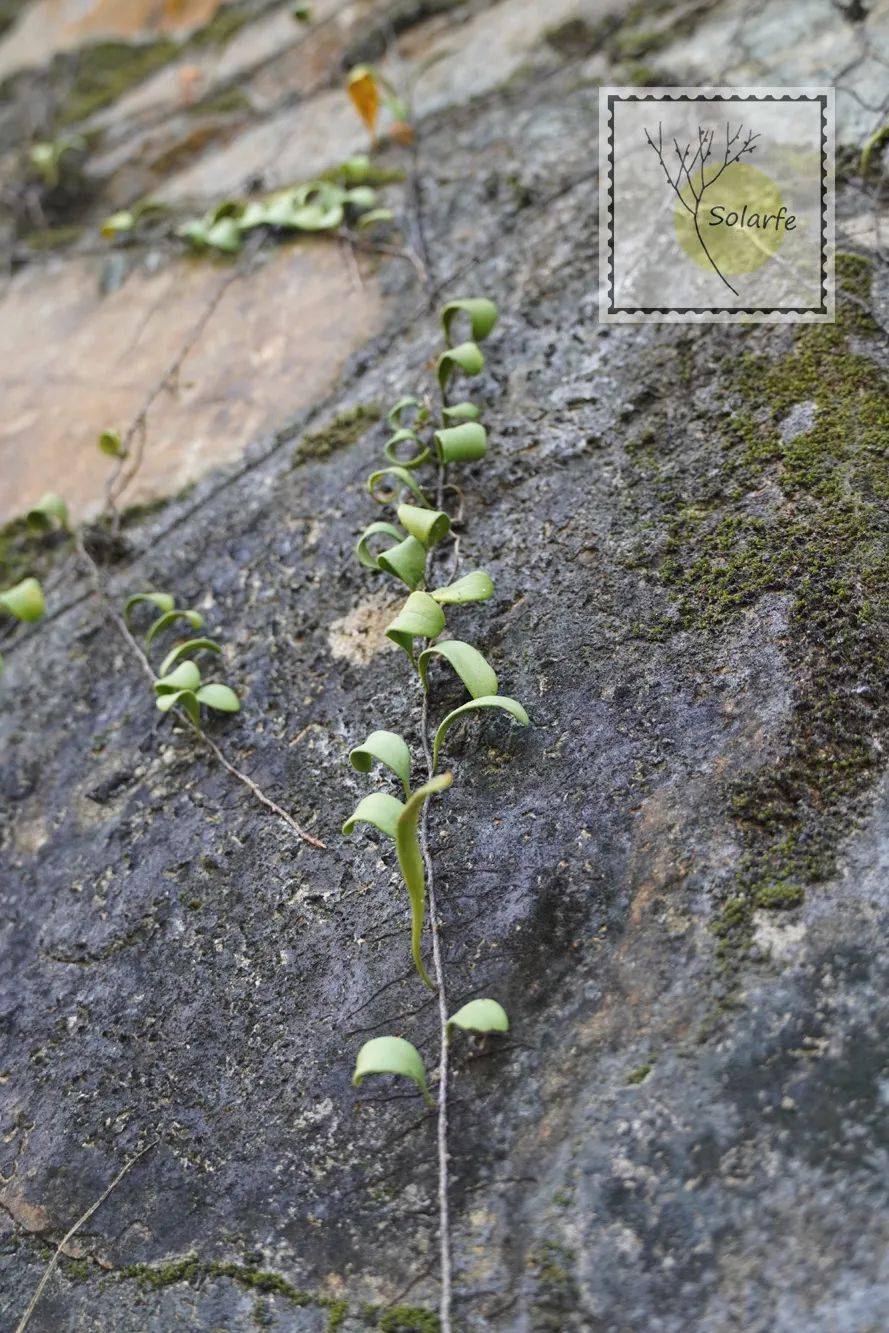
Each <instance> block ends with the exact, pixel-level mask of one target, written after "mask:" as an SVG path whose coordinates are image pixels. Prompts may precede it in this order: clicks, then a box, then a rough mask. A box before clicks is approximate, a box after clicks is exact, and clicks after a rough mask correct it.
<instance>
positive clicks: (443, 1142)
mask: <svg viewBox="0 0 889 1333" xmlns="http://www.w3.org/2000/svg"><path fill="white" fill-rule="evenodd" d="M444 485H445V469H444V467H443V466H442V464H439V465H438V472H437V477H436V488H435V493H436V504H437V507H438V508H439V509H440V508H441V503H442V499H443V497H444ZM432 559H433V557H432V554H431V553H430V556H429V562H430V563H431V562H432ZM420 688H421V690H422V693H423V702H422V710H421V714H420V744H421V747H422V750H423V758H424V760H425V761H426V781H427V782H430V781H431V780H432V777H433V776H434V769H433V764H432V746H431V744H430V735H429V692H428V690H426V689H423V687H422V684H421V687H420ZM429 806H430V802H429V801H426V802H424V805H423V812H422V814H421V816H420V851H421V852H422V854H423V864H424V867H425V871H426V892H427V894H428V897H429V928H430V933H431V935H432V971H433V975H434V977H435V988H436V992H437V996H436V998H437V1006H438V1029H439V1031H438V1096H437V1103H436V1108H437V1109H436V1119H437V1126H436V1130H437V1132H436V1138H437V1144H438V1241H439V1255H440V1267H441V1289H440V1293H439V1310H438V1313H439V1321H440V1324H441V1333H451V1291H452V1286H453V1260H452V1256H451V1216H450V1179H449V1171H448V1075H449V1057H450V1049H449V1043H448V994H447V985H446V982H445V971H444V962H443V959H442V948H441V922H440V921H439V917H438V901H437V898H436V893H435V875H434V872H433V867H432V853H431V852H430V850H429Z"/></svg>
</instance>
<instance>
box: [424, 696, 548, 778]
mask: <svg viewBox="0 0 889 1333" xmlns="http://www.w3.org/2000/svg"><path fill="white" fill-rule="evenodd" d="M479 708H502V709H503V711H504V712H505V713H510V714H511V715H512V716H513V717H514V718H515V720H516V722H518V723H520V725H521V726H523V727H526V726H527V725H528V722H529V718H528V714H527V713H526V712H525V710H524V708H523V707H522V705H521V704H520V703H517V702H516V700H515V699H508V698H507V697H506V695H503V694H496V695H492V696H489V697H487V698H478V699H470V701H469V703H465V704H461V705H460V707H459V708H455V709H454V711H453V712H452V713H448V715H447V717H446V718H444V720H443V721H442V722H441V724H440V726H439V728H438V731H437V732H436V733H435V741H434V743H433V746H432V767H433V769H434V768H435V767H436V766H437V764H438V754H439V751H440V749H441V747H442V744H443V743H444V739H445V736H446V735H447V734H448V732H449V731H450V729H451V727H452V726H453V725H454V723H455V722H459V720H460V718H461V717H463V716H464V715H465V714H466V713H473V712H475V711H476V709H479Z"/></svg>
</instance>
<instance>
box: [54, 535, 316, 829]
mask: <svg viewBox="0 0 889 1333" xmlns="http://www.w3.org/2000/svg"><path fill="white" fill-rule="evenodd" d="M74 540H75V544H76V547H77V553H78V555H79V556H80V558H81V560H82V562H83V564H84V565H85V566H86V570H87V573H88V575H89V578H90V582H91V583H92V585H93V591H94V592H95V595H96V597H97V598H98V599H99V601H101V603H102V605H103V606H104V607H105V610H106V612H107V614H108V616H109V618H110V619H111V621H112V622H113V624H114V626H115V628H116V629H117V631H118V633H119V634H120V636H121V638H122V639H124V641H125V642H126V644H127V647H128V648H129V649H130V651H131V652H132V653H133V655H134V656H135V658H136V660H137V661H138V662H139V665H140V666H141V668H142V670H143V672H144V673H145V675H146V676H147V677H148V679H149V680H150V681H151V684H152V685H154V683H155V681H156V680H157V677H156V675H155V674H154V671H153V669H152V666H151V663H150V662H149V660H148V658H147V656H146V655H145V653H144V652H143V650H142V645H141V644H140V643H139V641H138V640H137V639H136V638H135V636H134V635H133V633H132V631H131V630H130V627H129V625H128V624H127V622H126V621H125V620H124V618H123V616H122V615H121V614H120V612H119V611H118V609H117V607H116V606H115V605H114V603H113V602H112V600H111V598H110V597H109V596H108V593H107V591H106V589H105V586H104V584H103V583H102V578H101V574H100V572H99V566H98V565H97V564H96V562H95V560H94V559H93V558H92V556H91V555H90V553H89V551H88V550H87V549H86V547H85V546H84V544H83V537H82V536H81V533H80V531H79V530H78V532H77V534H76V536H75V539H74ZM170 711H171V712H172V713H173V715H174V716H175V717H176V719H177V720H178V721H179V722H181V723H184V724H185V725H186V726H187V727H188V728H189V729H190V730H191V731H192V732H193V734H194V735H195V736H196V737H197V738H198V740H199V741H200V742H201V743H202V744H203V745H204V746H205V748H206V749H208V750H209V751H210V753H211V754H212V755H213V758H214V759H215V760H216V761H217V763H219V764H221V766H222V767H223V768H224V769H225V770H226V772H227V773H230V774H231V776H232V777H233V778H235V779H236V780H237V781H238V782H240V783H241V785H242V786H244V787H246V788H247V790H248V791H249V792H250V793H251V795H253V796H254V797H255V798H256V800H257V801H259V802H260V804H261V805H263V806H265V808H266V810H268V811H269V812H270V813H271V814H273V815H276V816H277V818H278V819H281V820H283V822H284V823H285V824H286V825H287V827H288V828H289V829H290V830H291V832H292V833H295V834H296V836H297V837H298V838H299V839H300V840H301V841H302V842H304V843H306V845H307V846H309V847H314V848H316V849H317V850H319V851H326V849H327V844H326V843H324V842H322V841H321V839H320V838H316V837H314V835H313V834H311V833H307V832H306V830H305V829H304V828H302V827H301V825H300V824H298V823H297V821H296V820H295V819H294V818H293V815H291V814H290V813H289V812H288V811H287V810H285V809H284V807H283V806H281V805H279V804H278V802H277V801H273V800H272V798H271V797H270V796H268V795H267V794H266V793H265V792H264V791H263V789H262V788H261V787H260V785H259V783H258V782H255V781H254V780H253V778H251V777H250V776H249V774H247V773H244V772H243V771H242V770H241V769H240V768H238V767H237V765H235V764H233V763H232V762H231V760H230V759H228V758H227V757H226V755H225V754H224V753H223V751H222V750H221V749H220V748H219V746H218V745H217V744H216V742H215V741H214V740H211V738H210V737H209V736H208V735H207V733H206V732H205V731H204V729H203V727H201V726H199V725H198V724H197V723H196V722H193V721H192V719H191V718H190V717H189V716H188V715H187V714H186V713H184V712H183V711H182V709H181V708H173V709H171V710H170Z"/></svg>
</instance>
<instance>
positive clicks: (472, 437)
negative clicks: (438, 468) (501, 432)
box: [433, 421, 488, 463]
mask: <svg viewBox="0 0 889 1333" xmlns="http://www.w3.org/2000/svg"><path fill="white" fill-rule="evenodd" d="M433 438H434V440H435V447H436V450H437V452H438V457H439V460H440V462H442V463H473V462H475V461H476V459H479V458H484V456H485V454H486V453H487V452H488V433H487V431H486V430H485V428H484V426H480V425H479V423H478V422H477V421H464V422H463V423H462V425H459V426H445V428H444V429H443V430H437V431H436V432H435V435H434V436H433Z"/></svg>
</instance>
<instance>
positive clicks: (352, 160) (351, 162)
mask: <svg viewBox="0 0 889 1333" xmlns="http://www.w3.org/2000/svg"><path fill="white" fill-rule="evenodd" d="M339 171H340V175H341V176H342V178H343V180H344V181H345V182H346V184H347V185H362V184H363V183H364V182H365V181H366V180H368V178H369V177H370V176H371V174H372V172H373V168H372V167H371V164H370V158H369V157H368V156H367V153H355V155H354V156H353V157H347V158H346V160H345V162H341V163H340V168H339Z"/></svg>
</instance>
